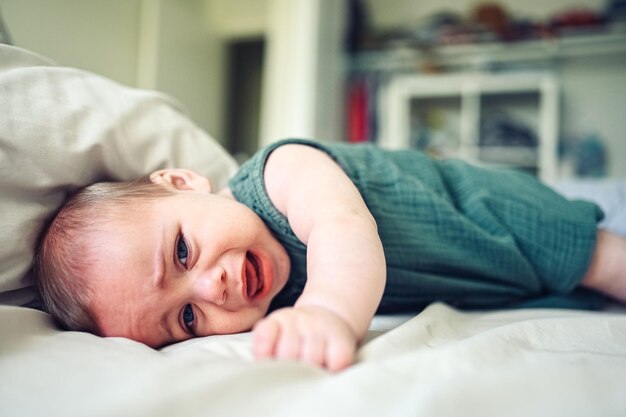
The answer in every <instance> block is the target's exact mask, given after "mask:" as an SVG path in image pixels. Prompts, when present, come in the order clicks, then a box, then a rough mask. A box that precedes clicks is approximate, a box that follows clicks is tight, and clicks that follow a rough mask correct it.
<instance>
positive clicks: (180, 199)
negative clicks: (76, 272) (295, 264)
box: [86, 191, 289, 347]
mask: <svg viewBox="0 0 626 417" xmlns="http://www.w3.org/2000/svg"><path fill="white" fill-rule="evenodd" d="M106 224H108V225H110V227H109V228H108V229H107V230H104V231H98V232H97V234H96V239H95V241H94V247H95V248H97V249H96V254H97V256H98V257H99V259H98V261H97V262H96V264H95V265H93V266H90V268H89V270H88V273H87V277H86V279H89V280H90V282H91V284H92V288H93V290H94V296H93V305H92V307H93V312H94V315H95V317H96V320H97V322H98V324H99V325H100V328H101V330H102V333H103V335H104V336H123V337H127V338H130V339H134V340H137V341H140V342H143V343H145V344H147V345H149V346H152V347H159V346H162V345H166V344H170V343H173V342H177V341H181V340H185V339H189V338H191V337H194V336H207V335H213V334H227V333H237V332H242V331H246V330H249V329H250V328H251V327H252V325H253V324H254V323H255V322H256V321H258V320H259V319H260V318H262V317H263V316H264V315H265V314H266V312H267V309H268V307H269V304H270V301H271V300H272V298H273V297H274V296H275V295H276V294H277V293H278V292H279V291H280V290H281V289H282V287H283V286H284V285H285V283H286V281H287V277H288V274H289V258H288V256H287V254H286V252H285V250H284V249H283V248H282V246H281V245H280V244H279V243H278V241H277V240H276V239H275V238H274V237H273V236H272V235H271V234H270V232H269V230H268V229H267V227H266V226H265V225H264V224H263V222H262V221H261V220H260V219H259V218H258V216H257V215H256V214H254V213H253V212H252V211H251V210H250V209H248V208H247V207H245V206H244V205H242V204H240V203H238V202H236V201H235V200H233V199H232V197H228V196H224V195H214V194H203V193H198V192H193V191H179V192H176V194H175V195H174V196H172V197H168V198H160V199H155V200H154V201H151V202H147V203H145V204H142V205H141V207H140V208H139V209H129V210H124V215H123V219H121V220H114V221H112V222H107V223H106Z"/></svg>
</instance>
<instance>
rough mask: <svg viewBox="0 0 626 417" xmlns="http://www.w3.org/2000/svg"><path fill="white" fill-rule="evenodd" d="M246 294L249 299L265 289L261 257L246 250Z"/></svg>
mask: <svg viewBox="0 0 626 417" xmlns="http://www.w3.org/2000/svg"><path fill="white" fill-rule="evenodd" d="M245 271H246V295H247V296H248V299H253V298H254V297H256V296H257V295H258V294H260V293H261V291H263V276H262V273H261V265H260V261H259V259H258V258H257V257H256V256H255V255H254V254H252V252H250V251H248V252H246V269H245Z"/></svg>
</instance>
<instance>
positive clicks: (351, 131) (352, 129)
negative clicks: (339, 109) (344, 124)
mask: <svg viewBox="0 0 626 417" xmlns="http://www.w3.org/2000/svg"><path fill="white" fill-rule="evenodd" d="M348 94H349V95H348V141H349V142H353V143H356V142H367V141H368V140H369V123H368V102H367V100H368V93H367V85H366V83H365V82H364V81H363V80H359V81H356V82H354V83H353V84H352V85H351V87H350V90H349V93H348Z"/></svg>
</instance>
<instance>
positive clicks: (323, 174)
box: [254, 144, 386, 370]
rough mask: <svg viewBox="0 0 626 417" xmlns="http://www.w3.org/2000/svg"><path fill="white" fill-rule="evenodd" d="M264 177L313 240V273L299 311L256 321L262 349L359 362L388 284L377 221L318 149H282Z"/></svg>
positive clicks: (304, 237)
mask: <svg viewBox="0 0 626 417" xmlns="http://www.w3.org/2000/svg"><path fill="white" fill-rule="evenodd" d="M264 177H265V182H266V187H267V191H268V194H269V197H270V199H271V200H272V202H273V203H274V205H275V206H276V207H277V208H278V210H279V211H281V212H282V213H283V214H285V215H286V216H287V218H288V220H289V224H290V225H291V227H292V229H293V231H294V233H295V234H296V236H297V237H298V238H299V239H300V240H301V241H302V242H304V243H305V244H306V245H307V264H308V270H307V274H308V278H307V284H306V286H305V288H304V291H303V293H302V295H301V296H300V298H299V299H298V301H297V302H296V304H295V306H294V307H293V308H287V309H282V310H277V311H276V312H274V313H273V314H270V315H269V316H268V317H267V318H266V319H265V320H263V321H261V322H259V323H258V324H257V326H255V330H254V336H255V352H256V354H257V356H258V357H276V358H286V359H299V360H304V361H307V362H312V363H317V364H320V365H324V366H326V367H328V368H329V369H331V370H338V369H341V368H343V367H345V366H347V365H349V364H350V363H352V361H353V359H354V352H355V350H356V346H357V343H358V342H359V341H360V340H362V339H363V337H364V336H365V335H366V334H367V330H368V327H369V324H370V322H371V320H372V317H373V316H374V313H375V311H376V308H377V307H378V304H379V302H380V299H381V296H382V293H383V289H384V286H385V279H386V277H385V270H386V268H385V257H384V253H383V248H382V244H381V242H380V238H379V236H378V232H377V228H376V222H375V221H374V218H373V217H372V215H371V213H370V212H369V210H368V208H367V206H366V205H365V203H364V201H363V199H362V198H361V195H360V193H359V192H358V190H357V188H356V187H355V186H354V184H353V183H352V181H350V179H349V178H348V177H347V176H346V175H345V173H344V172H343V170H342V169H341V168H340V167H339V166H338V165H337V164H336V163H335V162H334V161H333V160H332V159H331V158H330V157H329V156H328V155H326V154H325V153H323V152H322V151H319V150H317V149H315V148H312V147H309V146H306V145H295V144H294V145H284V146H281V147H279V148H278V149H276V150H275V151H274V152H273V153H272V154H271V155H270V157H269V159H268V161H267V164H266V167H265V172H264Z"/></svg>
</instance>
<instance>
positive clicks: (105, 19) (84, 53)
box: [0, 0, 225, 140]
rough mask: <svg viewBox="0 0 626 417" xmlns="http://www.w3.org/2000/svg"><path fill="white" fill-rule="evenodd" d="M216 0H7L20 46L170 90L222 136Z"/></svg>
mask: <svg viewBox="0 0 626 417" xmlns="http://www.w3.org/2000/svg"><path fill="white" fill-rule="evenodd" d="M209 1H212V2H215V1H216V0H185V1H179V0H107V1H101V0H2V3H1V4H0V8H1V9H2V14H3V17H4V21H5V23H6V26H7V27H8V30H9V32H10V33H11V36H12V41H13V43H14V44H15V45H16V46H20V47H24V48H26V49H30V50H33V51H35V52H38V53H40V54H42V55H45V56H48V57H50V58H52V59H53V60H55V61H56V62H57V63H59V64H60V65H67V66H72V67H77V68H81V69H85V70H88V71H91V72H94V73H97V74H100V75H103V76H106V77H108V78H111V79H113V80H115V81H118V82H120V83H122V84H125V85H129V86H138V87H141V88H148V89H155V90H159V91H163V92H165V93H167V94H169V95H171V96H173V97H175V98H176V99H177V100H178V101H179V102H180V103H182V105H183V106H184V107H185V108H186V109H187V110H188V112H189V113H190V115H191V117H192V119H194V121H196V123H198V124H199V125H200V126H201V127H203V128H204V129H205V130H207V131H208V132H209V133H211V134H212V135H213V136H215V137H216V138H217V139H218V140H219V139H221V137H222V132H223V122H222V120H223V117H224V115H223V104H222V101H223V100H222V96H223V91H222V89H223V84H224V83H223V78H224V68H223V61H224V58H223V50H222V41H221V39H220V36H219V34H218V33H216V31H215V30H214V28H213V27H212V26H211V25H210V24H209V23H208V15H209V11H208V7H207V4H208V2H209ZM220 1H222V0H220ZM224 1H225V0H224Z"/></svg>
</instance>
